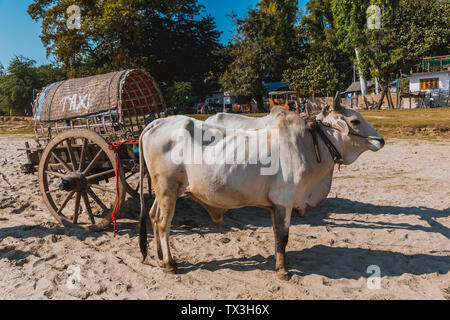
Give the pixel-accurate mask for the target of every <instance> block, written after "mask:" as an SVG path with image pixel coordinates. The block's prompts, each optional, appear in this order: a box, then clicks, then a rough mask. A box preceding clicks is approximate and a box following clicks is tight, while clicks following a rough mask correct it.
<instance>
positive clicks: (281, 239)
mask: <svg viewBox="0 0 450 320" xmlns="http://www.w3.org/2000/svg"><path fill="white" fill-rule="evenodd" d="M272 212H273V213H272V222H273V229H274V234H275V259H276V264H275V269H276V270H277V271H278V277H279V278H280V279H282V280H289V278H290V274H289V272H288V271H287V269H286V245H287V242H288V238H289V226H290V222H291V209H288V208H286V207H284V206H279V205H274V208H273V211H272Z"/></svg>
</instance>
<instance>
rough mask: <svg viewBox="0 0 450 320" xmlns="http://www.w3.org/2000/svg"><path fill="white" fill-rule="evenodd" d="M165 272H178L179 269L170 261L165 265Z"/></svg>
mask: <svg viewBox="0 0 450 320" xmlns="http://www.w3.org/2000/svg"><path fill="white" fill-rule="evenodd" d="M164 272H165V273H168V274H177V273H178V269H177V266H176V265H175V263H170V264H167V265H165V266H164Z"/></svg>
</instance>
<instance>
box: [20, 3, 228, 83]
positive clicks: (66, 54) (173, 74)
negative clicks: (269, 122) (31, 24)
mask: <svg viewBox="0 0 450 320" xmlns="http://www.w3.org/2000/svg"><path fill="white" fill-rule="evenodd" d="M73 4H74V3H73V1H72V0H58V1H55V0H34V1H33V3H31V4H30V6H29V7H28V13H29V15H30V16H31V17H32V18H33V19H34V20H35V21H37V22H40V23H41V26H42V34H41V39H42V42H43V44H44V46H45V47H46V48H47V54H49V55H54V56H55V57H56V59H57V60H58V62H60V63H61V64H62V67H63V69H64V71H65V72H67V74H68V75H69V76H70V77H76V76H88V75H92V74H98V73H104V72H109V71H113V70H120V69H126V68H144V69H146V70H148V71H150V73H151V74H152V75H153V76H155V78H156V79H157V80H158V82H160V83H161V84H164V83H172V82H173V81H189V82H192V83H193V85H194V87H197V88H201V86H202V85H203V82H204V78H205V77H206V76H207V74H208V73H209V72H210V70H211V68H212V66H213V64H214V62H215V60H216V58H217V57H216V54H215V53H216V52H217V50H219V49H220V44H219V42H218V38H219V36H220V33H219V32H218V31H217V30H216V26H215V21H214V19H213V18H212V17H211V16H210V15H206V16H205V15H202V8H203V7H202V6H201V5H199V4H198V1H197V0H167V1H149V0H121V1H117V0H101V1H92V0H82V1H78V2H77V3H76V4H77V5H79V7H80V9H81V16H80V18H81V28H80V29H79V30H78V29H69V28H68V27H67V25H66V22H67V18H68V15H67V9H68V7H69V6H70V5H73Z"/></svg>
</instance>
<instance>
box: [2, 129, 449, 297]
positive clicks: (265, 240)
mask: <svg viewBox="0 0 450 320" xmlns="http://www.w3.org/2000/svg"><path fill="white" fill-rule="evenodd" d="M24 141H25V139H23V138H17V137H16V136H14V137H11V136H0V270H2V272H1V273H0V299H16V298H20V299H30V298H37V299H41V298H42V299H47V298H52V299H62V298H69V299H70V298H73V299H80V298H81V299H86V298H88V299H136V298H137V299H253V298H254V299H319V298H320V299H400V298H401V299H417V298H430V299H450V217H449V214H450V209H449V204H450V161H449V160H450V154H449V150H450V142H440V143H438V142H419V141H406V140H390V141H388V143H387V145H386V147H385V148H384V149H382V150H381V151H380V152H378V153H371V152H370V153H369V152H367V153H365V154H364V155H363V156H361V158H360V159H359V160H358V161H357V162H356V163H354V164H353V165H351V166H348V167H342V168H341V171H340V172H338V171H337V170H336V174H335V179H334V181H333V187H332V190H331V193H330V194H329V198H328V199H327V200H326V201H325V202H324V203H323V204H322V205H321V206H320V207H318V208H316V209H314V210H312V211H311V212H309V213H307V215H306V216H305V217H303V218H294V219H293V221H292V224H293V225H292V227H291V229H290V239H289V244H288V253H287V257H288V263H289V266H290V269H291V270H292V272H293V277H292V279H291V280H290V281H289V282H283V281H280V280H278V279H277V278H276V275H275V273H274V272H273V271H272V270H273V269H274V260H273V250H274V248H273V244H274V239H273V233H272V226H271V219H270V215H269V214H268V213H267V212H265V210H261V209H255V208H245V209H241V210H234V211H231V212H229V213H227V214H226V215H225V222H224V225H223V230H222V233H217V232H216V230H215V228H214V227H213V226H212V224H211V222H210V219H209V217H208V216H207V214H206V213H205V211H203V209H201V208H200V206H199V205H197V204H196V203H194V202H192V201H191V200H188V199H180V200H179V201H178V203H177V211H176V213H175V219H174V223H173V231H172V237H171V245H172V252H173V253H174V256H175V258H176V259H177V260H178V261H179V262H180V264H179V267H180V271H181V274H180V275H175V276H171V275H166V274H164V273H163V272H162V270H161V269H160V268H159V267H158V262H157V261H156V260H155V256H154V254H155V252H154V250H153V241H152V237H151V236H150V238H149V240H150V241H151V243H150V248H151V251H150V253H151V256H150V257H149V258H148V259H147V262H146V264H141V263H140V253H139V249H138V243H137V223H136V218H137V215H138V211H139V205H138V202H136V201H134V200H132V199H128V200H127V203H126V204H125V207H124V209H123V210H122V216H125V215H126V218H122V219H121V220H120V221H119V225H118V229H119V232H118V236H117V237H116V238H113V237H112V230H111V228H110V229H109V230H107V232H103V233H93V232H87V231H79V230H68V229H64V228H62V227H59V226H58V225H56V223H55V220H54V219H53V218H52V216H50V214H49V213H48V212H47V209H46V207H45V205H44V204H43V202H42V199H41V196H40V194H39V188H38V181H37V177H36V175H34V176H33V175H23V174H21V173H20V170H19V167H20V164H21V163H23V162H25V156H24V154H23V152H19V151H16V149H17V148H20V147H22V146H23V142H24ZM371 265H376V266H378V267H379V269H380V271H381V288H380V289H369V288H368V285H367V283H368V278H369V277H370V275H371V274H370V273H367V269H368V267H369V266H371ZM370 280H372V278H371V279H370ZM369 284H375V285H376V281H369Z"/></svg>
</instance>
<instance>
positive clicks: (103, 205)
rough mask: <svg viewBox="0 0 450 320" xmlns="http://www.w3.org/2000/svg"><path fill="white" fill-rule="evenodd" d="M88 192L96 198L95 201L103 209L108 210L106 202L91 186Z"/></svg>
mask: <svg viewBox="0 0 450 320" xmlns="http://www.w3.org/2000/svg"><path fill="white" fill-rule="evenodd" d="M87 193H88V194H89V195H90V196H91V198H92V199H94V201H95V202H97V204H98V205H99V206H100V207H101V208H102V210H103V211H108V208H107V207H106V206H105V204H104V203H103V202H102V200H100V198H99V197H97V195H96V194H95V193H94V191H92V189H91V188H88V189H87Z"/></svg>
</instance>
